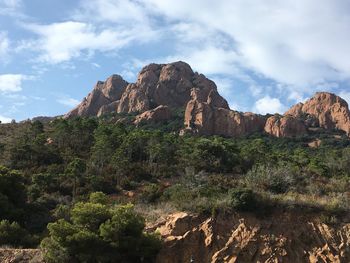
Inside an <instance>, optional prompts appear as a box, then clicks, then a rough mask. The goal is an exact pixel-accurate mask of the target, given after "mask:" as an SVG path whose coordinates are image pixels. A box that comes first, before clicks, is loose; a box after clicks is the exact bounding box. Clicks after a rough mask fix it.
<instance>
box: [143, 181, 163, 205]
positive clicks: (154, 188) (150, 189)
mask: <svg viewBox="0 0 350 263" xmlns="http://www.w3.org/2000/svg"><path fill="white" fill-rule="evenodd" d="M161 195H162V191H161V189H160V187H159V185H157V184H148V185H146V186H145V187H144V189H143V193H142V196H141V199H142V200H143V201H144V202H146V203H154V202H155V201H157V200H158V199H159V198H160V197H161Z"/></svg>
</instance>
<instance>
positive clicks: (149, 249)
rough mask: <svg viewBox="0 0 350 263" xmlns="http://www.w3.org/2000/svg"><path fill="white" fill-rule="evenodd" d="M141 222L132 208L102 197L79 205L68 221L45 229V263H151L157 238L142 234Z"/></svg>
mask: <svg viewBox="0 0 350 263" xmlns="http://www.w3.org/2000/svg"><path fill="white" fill-rule="evenodd" d="M144 227H145V222H144V219H143V218H142V217H141V216H140V215H137V214H136V213H135V212H134V211H133V207H132V205H124V206H111V205H108V204H107V202H106V198H105V197H104V195H103V194H102V193H94V194H92V195H90V200H89V202H78V203H76V204H75V205H74V206H73V208H72V209H71V211H70V216H69V219H59V220H57V221H56V222H54V223H50V224H49V225H48V230H49V237H48V238H45V239H44V240H43V241H42V244H41V247H42V248H43V250H44V252H45V260H46V262H49V263H50V262H57V263H60V262H125V263H126V262H151V261H152V260H153V259H154V258H155V256H156V254H157V252H158V250H159V248H160V240H159V239H158V238H157V236H155V235H152V234H147V233H144V232H143V229H144Z"/></svg>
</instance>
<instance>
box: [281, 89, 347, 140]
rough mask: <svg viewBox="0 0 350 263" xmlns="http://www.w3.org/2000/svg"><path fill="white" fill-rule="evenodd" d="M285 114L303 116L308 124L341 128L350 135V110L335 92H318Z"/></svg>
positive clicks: (325, 127)
mask: <svg viewBox="0 0 350 263" xmlns="http://www.w3.org/2000/svg"><path fill="white" fill-rule="evenodd" d="M285 115H290V116H294V117H302V118H304V119H305V122H306V124H307V126H309V127H312V126H316V127H317V126H318V127H321V128H324V129H327V130H333V129H339V130H342V131H344V132H345V133H346V134H347V135H350V111H349V107H348V104H347V103H346V101H345V100H343V99H342V98H340V97H339V96H336V95H335V94H333V93H328V92H318V93H316V94H315V96H313V97H312V98H311V99H309V100H308V101H306V102H305V103H304V104H303V103H299V104H297V105H295V106H293V107H292V108H291V109H290V110H288V111H287V112H286V113H285Z"/></svg>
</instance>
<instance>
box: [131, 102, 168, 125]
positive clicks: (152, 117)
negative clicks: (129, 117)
mask: <svg viewBox="0 0 350 263" xmlns="http://www.w3.org/2000/svg"><path fill="white" fill-rule="evenodd" d="M170 118H171V111H170V109H169V107H168V106H164V105H160V106H158V107H157V108H155V109H152V110H149V111H145V112H144V113H141V114H140V115H137V116H136V119H135V121H134V124H136V125H137V124H140V123H141V122H161V121H166V120H169V119H170Z"/></svg>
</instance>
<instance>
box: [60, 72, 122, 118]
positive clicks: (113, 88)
mask: <svg viewBox="0 0 350 263" xmlns="http://www.w3.org/2000/svg"><path fill="white" fill-rule="evenodd" d="M127 84H128V83H127V82H126V81H125V80H123V78H122V77H121V76H119V75H112V76H111V77H109V78H108V79H107V80H106V81H105V82H102V81H99V82H97V84H96V85H95V87H94V89H93V90H92V92H91V93H89V95H88V96H87V97H85V98H84V100H83V101H82V102H81V103H80V104H79V105H78V106H77V107H76V108H74V109H73V110H72V111H70V112H68V113H67V114H66V115H65V116H64V117H65V118H70V117H75V116H96V115H97V114H98V112H99V111H100V109H101V107H102V106H106V105H109V104H111V103H113V102H114V101H117V100H119V99H120V97H121V95H122V94H123V92H124V90H125V87H126V86H127Z"/></svg>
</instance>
